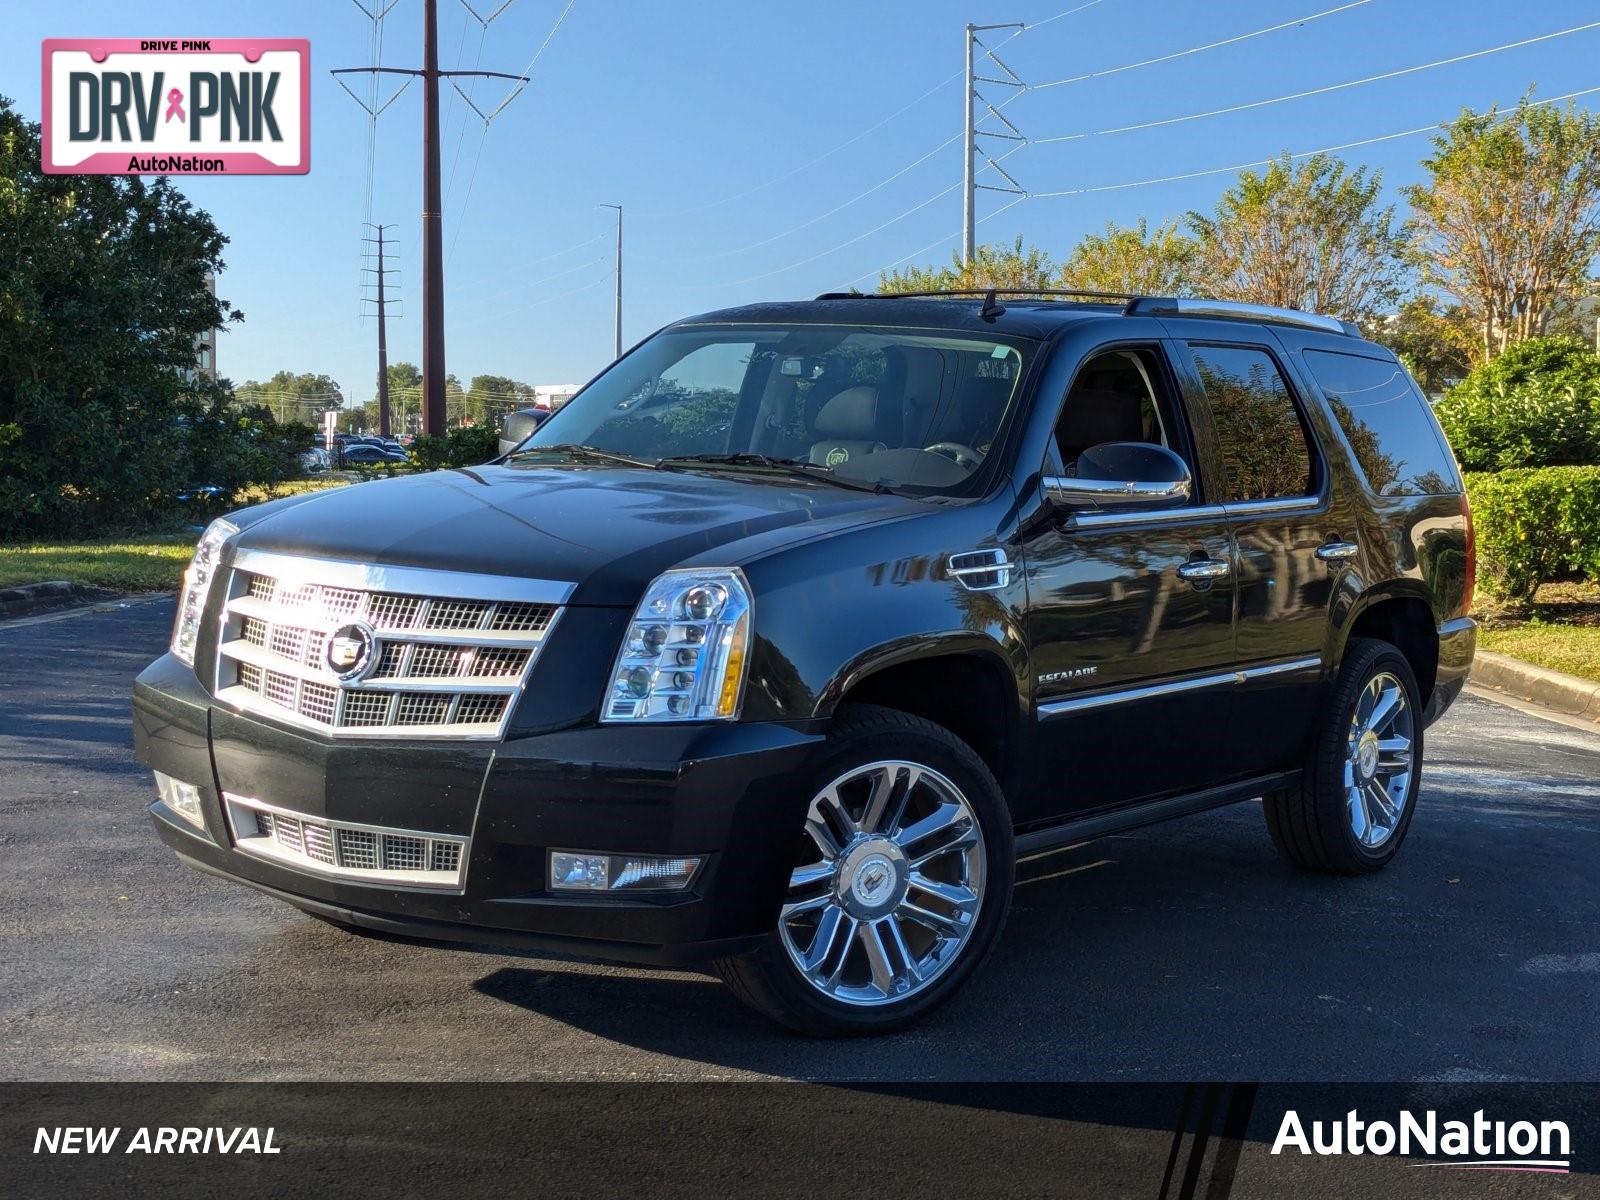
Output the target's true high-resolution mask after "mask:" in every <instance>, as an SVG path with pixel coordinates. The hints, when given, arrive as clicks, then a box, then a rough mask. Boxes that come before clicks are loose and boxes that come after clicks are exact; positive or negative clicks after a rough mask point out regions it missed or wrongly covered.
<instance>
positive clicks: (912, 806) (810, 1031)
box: [713, 705, 1016, 1037]
mask: <svg viewBox="0 0 1600 1200" xmlns="http://www.w3.org/2000/svg"><path fill="white" fill-rule="evenodd" d="M807 787H808V790H809V792H810V794H811V796H812V797H813V799H812V802H811V805H810V808H809V810H808V813H807V820H806V828H805V829H804V830H797V831H796V834H797V838H796V842H797V848H796V867H795V872H794V875H793V877H792V879H791V890H790V892H789V893H788V900H787V901H786V903H785V905H784V909H783V912H782V914H780V916H779V920H778V925H777V928H775V929H774V930H773V931H772V932H771V933H769V934H768V935H767V938H766V940H765V941H764V942H763V943H762V944H761V945H760V946H759V947H757V948H756V949H755V950H752V951H749V952H747V953H744V954H739V955H734V956H731V957H725V958H721V959H718V960H716V962H715V963H714V964H713V966H714V969H715V971H716V973H717V975H718V976H720V977H721V979H722V981H723V982H724V983H726V984H727V985H728V986H729V987H730V988H731V989H732V990H733V992H734V994H735V995H736V996H738V997H739V999H740V1000H742V1001H744V1002H745V1003H746V1004H748V1005H750V1006H751V1007H752V1008H754V1009H756V1010H757V1011H759V1012H761V1013H764V1014H765V1015H767V1016H768V1017H770V1018H772V1019H773V1020H774V1021H777V1022H778V1023H779V1024H781V1025H784V1026H786V1027H787V1028H789V1029H791V1030H794V1031H795V1032H797V1033H803V1034H807V1035H810V1036H813V1037H854V1036H861V1035H868V1034H878V1033H887V1032H890V1031H892V1030H896V1029H902V1028H904V1027H905V1026H907V1025H910V1024H911V1023H913V1022H914V1021H917V1020H919V1019H920V1018H922V1017H924V1016H926V1015H927V1014H928V1013H929V1012H931V1011H932V1010H933V1009H934V1008H936V1007H938V1006H939V1005H940V1004H942V1003H944V1002H945V1001H946V1000H948V999H949V998H950V997H951V996H952V995H953V994H954V993H955V992H956V991H957V990H958V989H959V988H960V987H961V985H962V984H963V983H964V982H965V981H966V980H967V978H968V977H969V976H971V974H972V972H973V971H975V970H976V969H977V968H978V965H979V964H980V963H981V962H982V961H983V960H984V958H986V957H987V956H988V954H989V952H990V950H992V949H993V947H994V944H995V942H996V941H997V940H998V939H999V936H1000V930H1001V927H1002V926H1003V925H1004V924H1005V918H1006V912H1007V910H1008V909H1009V907H1010V904H1011V888H1012V882H1013V879H1014V876H1015V870H1016V861H1015V855H1016V850H1015V845H1014V843H1013V840H1012V826H1011V813H1010V810H1009V809H1008V808H1007V807H1006V802H1005V797H1004V796H1003V795H1002V794H1001V792H1000V786H999V785H998V784H997V783H996V782H995V779H994V776H993V775H992V774H991V773H990V771H989V768H988V767H987V766H985V765H984V762H983V760H982V759H980V758H979V757H978V756H977V754H975V753H974V752H973V750H972V748H971V747H969V746H968V745H967V744H966V743H965V742H963V741H961V740H960V739H959V738H957V737H956V736H955V735H954V734H952V733H951V732H950V731H949V730H947V729H945V728H943V727H942V726H939V725H935V724H934V723H933V722H931V721H925V720H923V719H922V718H920V717H914V716H910V715H908V714H906V713H902V712H898V711H896V710H894V709H889V708H880V707H878V706H875V705H852V706H849V707H847V708H845V709H843V710H841V712H840V715H839V717H838V718H837V720H836V721H835V722H834V725H833V728H832V730H831V731H830V733H829V735H828V739H827V743H826V746H825V748H824V749H823V751H822V753H821V755H820V757H819V758H818V760H817V762H816V764H815V767H814V768H813V770H812V772H811V774H810V775H809V776H808V781H807ZM880 797H881V799H880ZM874 809H875V810H876V812H877V813H878V814H879V816H878V818H877V819H876V820H874V819H872V812H873V810H874ZM841 817H842V818H847V821H844V820H841ZM852 829H853V830H854V831H855V832H854V833H851V832H850V831H851V830H852ZM918 830H922V832H920V833H919V832H918ZM830 843H831V845H832V847H833V852H832V854H831V856H830V854H829V852H828V851H827V850H825V849H824V848H823V847H824V845H825V844H830ZM922 885H930V886H931V887H935V888H937V890H928V889H927V888H925V887H924V886H922ZM969 895H970V896H971V897H972V899H973V901H974V903H972V904H970V905H969V904H968V903H967V901H966V897H967V896H969ZM923 922H927V924H924V923H923ZM825 934H826V937H825V936H824V935H825ZM825 941H826V943H827V944H826V946H825V945H824V942H825ZM824 951H825V952H824ZM807 960H813V961H814V966H813V967H812V968H811V970H810V971H809V972H808V970H807V968H806V966H805V965H804V964H805V963H806V961H807Z"/></svg>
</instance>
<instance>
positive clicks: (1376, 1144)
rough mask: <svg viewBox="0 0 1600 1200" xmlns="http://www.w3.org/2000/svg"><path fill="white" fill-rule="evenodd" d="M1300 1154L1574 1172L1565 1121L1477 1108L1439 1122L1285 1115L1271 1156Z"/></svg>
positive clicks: (1352, 1114)
mask: <svg viewBox="0 0 1600 1200" xmlns="http://www.w3.org/2000/svg"><path fill="white" fill-rule="evenodd" d="M1288 1150H1298V1151H1299V1152H1300V1153H1301V1154H1307V1155H1312V1154H1314V1155H1319V1156H1332V1155H1344V1154H1352V1155H1354V1154H1371V1155H1377V1156H1381V1155H1386V1154H1398V1155H1401V1156H1412V1155H1416V1156H1421V1157H1426V1158H1434V1159H1440V1161H1437V1162H1427V1163H1416V1164H1414V1165H1415V1166H1420V1167H1453V1168H1455V1169H1457V1170H1466V1171H1528V1172H1534V1173H1538V1174H1546V1175H1565V1174H1567V1173H1568V1172H1569V1171H1570V1169H1571V1165H1572V1163H1571V1157H1570V1156H1571V1154H1572V1133H1571V1131H1570V1130H1569V1129H1568V1128H1567V1123H1566V1122H1565V1121H1540V1122H1539V1123H1538V1124H1537V1125H1536V1124H1534V1123H1533V1122H1532V1121H1512V1122H1510V1123H1507V1122H1505V1121H1491V1120H1489V1119H1488V1118H1487V1117H1485V1116H1484V1114H1483V1110H1482V1109H1479V1110H1478V1111H1477V1112H1475V1113H1473V1114H1472V1120H1471V1121H1441V1120H1439V1114H1438V1113H1436V1112H1434V1111H1433V1110H1432V1109H1429V1110H1428V1111H1427V1112H1425V1113H1423V1114H1422V1115H1421V1117H1418V1116H1417V1115H1416V1114H1414V1113H1412V1112H1410V1111H1408V1110H1405V1109H1402V1110H1401V1111H1400V1113H1399V1115H1398V1116H1397V1117H1396V1118H1395V1119H1394V1120H1392V1121H1365V1120H1363V1119H1362V1117H1361V1114H1360V1113H1359V1112H1358V1111H1357V1110H1356V1109H1353V1108H1352V1109H1351V1110H1350V1111H1349V1112H1347V1113H1346V1114H1345V1115H1344V1119H1343V1120H1339V1121H1312V1122H1311V1126H1310V1129H1309V1130H1307V1128H1306V1125H1305V1123H1304V1122H1302V1121H1301V1119H1300V1114H1299V1113H1298V1112H1296V1111H1295V1110H1294V1109H1292V1108H1291V1109H1290V1110H1289V1111H1288V1112H1286V1113H1284V1114H1283V1122H1282V1123H1281V1124H1280V1125H1279V1126H1278V1136H1277V1139H1276V1140H1275V1141H1274V1142H1273V1143H1272V1152H1273V1153H1274V1154H1282V1153H1284V1152H1285V1151H1288Z"/></svg>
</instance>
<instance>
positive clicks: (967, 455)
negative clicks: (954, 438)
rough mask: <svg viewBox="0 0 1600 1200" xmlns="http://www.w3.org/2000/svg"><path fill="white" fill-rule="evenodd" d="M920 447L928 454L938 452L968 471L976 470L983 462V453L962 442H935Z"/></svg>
mask: <svg viewBox="0 0 1600 1200" xmlns="http://www.w3.org/2000/svg"><path fill="white" fill-rule="evenodd" d="M922 449H923V450H924V451H925V452H926V453H928V454H938V455H941V456H943V457H944V458H948V459H950V460H951V461H952V462H954V463H955V464H956V466H958V467H965V468H966V469H967V470H969V471H976V470H977V469H978V467H979V466H980V465H981V464H982V462H983V455H981V454H979V453H978V452H977V451H976V450H974V449H973V448H972V447H971V446H968V445H966V444H965V443H963V442H935V443H934V444H933V445H931V446H924V447H923V448H922Z"/></svg>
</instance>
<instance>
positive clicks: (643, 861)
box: [550, 850, 705, 892]
mask: <svg viewBox="0 0 1600 1200" xmlns="http://www.w3.org/2000/svg"><path fill="white" fill-rule="evenodd" d="M704 861H705V860H704V859H703V858H699V857H679V858H649V857H645V856H644V855H639V854H575V853H572V852H570V851H564V850H552V851H551V852H550V887H551V888H552V889H553V890H555V891H563V892H618V891H629V892H650V891H659V892H676V891H681V890H682V889H684V888H686V887H688V886H689V883H690V882H691V881H692V880H693V879H694V876H695V872H696V871H698V870H699V869H700V864H701V863H702V862H704Z"/></svg>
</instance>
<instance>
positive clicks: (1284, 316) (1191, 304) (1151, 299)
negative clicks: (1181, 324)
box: [817, 287, 1362, 337]
mask: <svg viewBox="0 0 1600 1200" xmlns="http://www.w3.org/2000/svg"><path fill="white" fill-rule="evenodd" d="M963 296H982V297H983V301H984V304H983V311H982V312H981V313H980V314H979V315H980V316H982V317H983V318H984V319H985V320H993V319H994V318H995V317H997V316H999V315H1000V314H1001V313H1003V312H1004V311H1005V308H1004V306H1002V305H1001V304H1000V303H999V302H998V300H997V299H996V297H1008V296H1014V297H1027V296H1064V297H1069V298H1071V299H1074V300H1086V301H1089V302H1090V303H1096V302H1102V303H1112V304H1121V305H1122V306H1123V309H1122V312H1123V315H1124V316H1129V317H1222V318H1227V319H1232V320H1236V321H1266V322H1269V323H1271V324H1274V325H1296V326H1299V327H1300V328H1302V329H1320V330H1322V331H1323V332H1324V333H1341V334H1345V335H1346V336H1348V337H1361V336H1362V333H1361V330H1360V329H1359V328H1358V327H1357V326H1356V325H1354V324H1352V323H1351V322H1349V321H1341V320H1339V318H1337V317H1329V316H1324V315H1323V314H1322V313H1309V312H1302V311H1301V310H1300V309H1298V308H1278V307H1275V306H1273V305H1270V304H1248V303H1246V302H1244V301H1242V300H1212V299H1208V298H1206V297H1203V296H1141V295H1138V294H1136V293H1134V292H1092V291H1087V290H1085V289H1082V288H1005V287H989V288H943V289H939V290H935V291H926V292H823V293H822V295H820V296H818V297H817V299H818V300H906V299H912V300H922V299H956V298H959V297H963Z"/></svg>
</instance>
